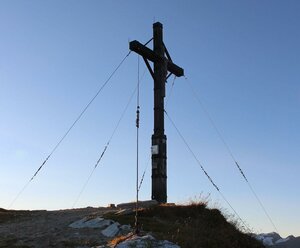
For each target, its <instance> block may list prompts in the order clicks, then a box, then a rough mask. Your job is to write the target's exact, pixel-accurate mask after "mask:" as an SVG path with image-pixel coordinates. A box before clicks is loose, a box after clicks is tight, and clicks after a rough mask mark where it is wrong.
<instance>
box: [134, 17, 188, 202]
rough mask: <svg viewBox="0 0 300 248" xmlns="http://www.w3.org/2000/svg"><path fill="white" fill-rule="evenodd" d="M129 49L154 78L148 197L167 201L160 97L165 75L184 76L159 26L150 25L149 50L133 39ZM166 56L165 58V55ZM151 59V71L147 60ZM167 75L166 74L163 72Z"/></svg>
mask: <svg viewBox="0 0 300 248" xmlns="http://www.w3.org/2000/svg"><path fill="white" fill-rule="evenodd" d="M129 48H130V50H132V51H134V52H136V53H137V54H139V55H141V56H142V57H143V59H144V61H145V63H146V66H147V68H148V69H149V71H150V74H151V76H152V77H153V80H154V133H153V135H152V199H153V200H156V201H158V202H160V203H166V202H167V136H166V135H165V127H164V99H165V91H166V90H165V83H166V80H167V77H169V76H170V75H171V74H174V75H175V76H177V77H181V76H183V75H184V72H183V69H182V68H180V67H179V66H177V65H176V64H174V63H173V62H172V60H171V57H170V54H169V52H168V51H167V49H166V47H165V44H164V42H163V26H162V24H161V23H159V22H156V23H154V24H153V51H152V50H151V49H149V48H148V47H146V46H145V45H143V44H141V43H140V42H138V41H136V40H134V41H131V42H130V44H129ZM166 56H167V57H166ZM148 60H150V61H151V62H153V64H154V66H153V67H154V68H153V70H152V68H151V66H150V64H149V61H148ZM168 72H170V73H169V75H168V76H167V74H168Z"/></svg>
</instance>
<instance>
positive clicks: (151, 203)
mask: <svg viewBox="0 0 300 248" xmlns="http://www.w3.org/2000/svg"><path fill="white" fill-rule="evenodd" d="M156 205H158V202H157V201H155V200H149V201H139V203H138V207H139V208H149V207H153V206H156ZM135 207H136V203H135V202H128V203H121V204H118V205H117V208H121V209H135Z"/></svg>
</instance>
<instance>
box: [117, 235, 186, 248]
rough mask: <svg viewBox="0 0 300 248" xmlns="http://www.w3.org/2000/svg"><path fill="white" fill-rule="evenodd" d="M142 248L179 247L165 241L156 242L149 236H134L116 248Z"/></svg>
mask: <svg viewBox="0 0 300 248" xmlns="http://www.w3.org/2000/svg"><path fill="white" fill-rule="evenodd" d="M130 247H136V248H144V247H161V248H180V246H178V245H175V244H173V243H171V242H169V241H166V240H163V241H162V240H156V239H155V238H153V237H152V236H151V235H145V236H142V237H140V236H137V235H134V236H132V237H131V238H130V239H127V240H125V241H123V242H121V243H119V244H118V245H117V246H116V248H130Z"/></svg>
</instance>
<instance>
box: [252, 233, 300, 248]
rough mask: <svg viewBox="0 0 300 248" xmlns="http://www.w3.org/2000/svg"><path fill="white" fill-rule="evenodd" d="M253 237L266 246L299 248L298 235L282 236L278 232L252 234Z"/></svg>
mask: <svg viewBox="0 0 300 248" xmlns="http://www.w3.org/2000/svg"><path fill="white" fill-rule="evenodd" d="M254 236H255V238H256V239H257V240H259V241H261V242H262V243H263V244H264V245H265V246H266V247H272V248H300V237H294V236H293V235H290V236H288V237H286V238H282V237H281V236H280V235H279V234H278V233H276V232H272V233H262V234H258V235H254Z"/></svg>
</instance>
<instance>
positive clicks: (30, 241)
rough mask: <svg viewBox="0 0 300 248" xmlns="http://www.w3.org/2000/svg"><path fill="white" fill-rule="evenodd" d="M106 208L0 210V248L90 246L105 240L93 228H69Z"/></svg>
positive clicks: (102, 212) (105, 211) (106, 239)
mask: <svg viewBox="0 0 300 248" xmlns="http://www.w3.org/2000/svg"><path fill="white" fill-rule="evenodd" d="M111 211H115V210H113V209H110V208H82V209H69V210H58V211H45V210H40V211H8V210H4V209H0V247H12V248H16V247H19V248H21V247H23V248H26V247H27V248H28V247H45V248H46V247H57V248H60V247H92V246H97V245H104V244H106V243H107V241H108V238H107V237H105V236H103V235H102V234H101V230H99V229H97V228H81V229H74V228H70V227H69V225H70V224H71V223H73V222H74V221H77V220H80V219H82V218H83V217H86V216H91V218H92V217H98V216H99V217H100V216H102V215H103V214H105V213H108V212H111Z"/></svg>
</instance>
